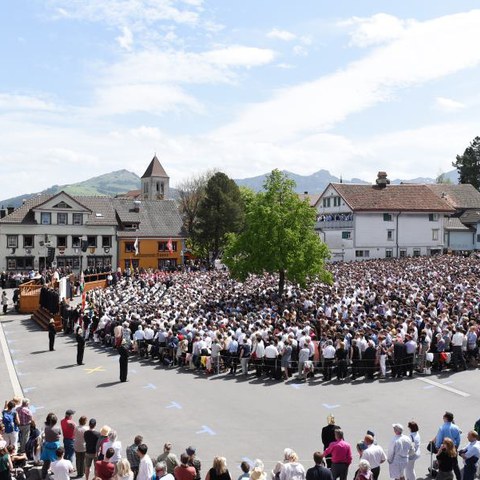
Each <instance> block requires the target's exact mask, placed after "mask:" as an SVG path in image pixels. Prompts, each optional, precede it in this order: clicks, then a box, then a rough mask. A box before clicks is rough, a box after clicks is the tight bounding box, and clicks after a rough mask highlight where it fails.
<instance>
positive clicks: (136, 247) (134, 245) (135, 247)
mask: <svg viewBox="0 0 480 480" xmlns="http://www.w3.org/2000/svg"><path fill="white" fill-rule="evenodd" d="M133 248H134V249H135V255H138V237H137V238H136V239H135V243H134V244H133Z"/></svg>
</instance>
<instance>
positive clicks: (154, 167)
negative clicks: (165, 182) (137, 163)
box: [142, 155, 168, 178]
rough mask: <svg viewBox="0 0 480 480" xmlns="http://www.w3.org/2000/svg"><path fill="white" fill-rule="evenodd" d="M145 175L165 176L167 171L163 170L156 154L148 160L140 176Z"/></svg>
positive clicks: (145, 176) (144, 176)
mask: <svg viewBox="0 0 480 480" xmlns="http://www.w3.org/2000/svg"><path fill="white" fill-rule="evenodd" d="M147 177H167V178H168V175H167V172H165V170H164V168H163V167H162V165H161V164H160V161H159V160H158V158H157V156H156V155H155V156H154V157H153V158H152V161H151V162H150V165H149V166H148V167H147V169H146V170H145V173H144V174H143V175H142V178H147Z"/></svg>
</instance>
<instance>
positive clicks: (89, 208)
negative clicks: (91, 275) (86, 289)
mask: <svg viewBox="0 0 480 480" xmlns="http://www.w3.org/2000/svg"><path fill="white" fill-rule="evenodd" d="M116 225H117V222H116V219H115V211H114V209H113V206H112V202H111V199H110V198H108V197H72V196H70V195H68V194H67V193H65V192H60V193H59V194H57V195H54V196H52V195H39V196H37V197H32V198H30V199H29V200H27V201H26V202H25V203H24V204H23V205H22V206H21V207H19V208H17V209H16V210H15V211H14V212H13V213H11V214H10V215H7V216H5V217H4V218H2V219H1V220H0V270H5V271H7V272H9V271H10V272H28V271H30V270H41V269H43V268H44V266H45V265H52V266H56V267H70V268H71V270H73V271H79V270H80V268H82V269H85V268H87V267H96V268H97V269H99V270H102V269H109V268H110V267H111V266H112V265H116V262H117V241H116ZM82 240H83V241H84V242H86V243H84V246H86V251H82V248H81V247H82ZM49 248H50V249H53V250H50V252H51V257H50V259H48V260H47V257H48V254H49V250H48V249H49ZM84 249H85V248H84Z"/></svg>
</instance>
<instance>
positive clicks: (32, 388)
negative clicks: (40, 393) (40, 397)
mask: <svg viewBox="0 0 480 480" xmlns="http://www.w3.org/2000/svg"><path fill="white" fill-rule="evenodd" d="M36 388H37V387H25V388H24V389H23V393H28V392H31V391H32V390H35V389H36Z"/></svg>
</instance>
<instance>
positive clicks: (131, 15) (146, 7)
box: [50, 0, 202, 26]
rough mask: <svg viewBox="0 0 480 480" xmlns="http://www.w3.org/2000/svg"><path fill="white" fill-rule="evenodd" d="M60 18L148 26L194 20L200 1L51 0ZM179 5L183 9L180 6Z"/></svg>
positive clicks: (195, 19)
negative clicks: (160, 22)
mask: <svg viewBox="0 0 480 480" xmlns="http://www.w3.org/2000/svg"><path fill="white" fill-rule="evenodd" d="M50 3H51V4H52V5H53V6H54V7H56V11H57V13H59V14H60V15H61V16H63V17H69V18H76V19H81V20H88V21H92V22H99V21H102V22H106V23H108V24H110V25H116V26H124V25H130V26H131V25H134V24H142V25H151V24H152V23H155V22H158V21H165V20H167V21H174V22H176V23H180V24H191V25H194V24H196V23H198V20H199V11H200V7H201V5H202V2H201V1H195V0H192V1H187V2H185V1H183V2H179V1H177V0H142V1H139V0H101V1H99V0H81V1H76V2H72V1H71V0H51V2H50ZM182 4H183V5H185V6H186V7H187V8H182Z"/></svg>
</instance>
